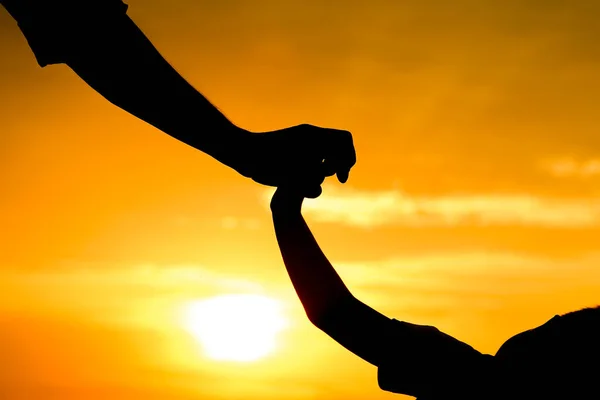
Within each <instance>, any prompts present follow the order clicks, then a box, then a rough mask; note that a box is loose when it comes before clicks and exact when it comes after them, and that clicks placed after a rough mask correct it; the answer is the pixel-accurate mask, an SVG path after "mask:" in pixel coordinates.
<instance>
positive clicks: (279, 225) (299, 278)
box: [273, 211, 352, 325]
mask: <svg viewBox="0 0 600 400" xmlns="http://www.w3.org/2000/svg"><path fill="white" fill-rule="evenodd" d="M273 222H274V225H275V234H276V236H277V241H278V243H279V247H280V250H281V255H282V257H283V261H284V264H285V267H286V269H287V272H288V274H289V276H290V279H291V281H292V284H293V285H294V289H295V290H296V293H297V294H298V297H299V298H300V301H301V302H302V305H303V306H304V309H305V311H306V314H307V316H308V318H309V319H310V320H311V322H313V323H314V324H315V325H322V324H323V319H324V318H325V317H326V316H327V315H328V314H330V312H331V310H333V309H335V308H336V307H337V305H339V304H341V303H342V302H345V301H347V300H348V299H350V298H352V294H351V293H350V291H349V290H348V288H347V287H346V285H345V284H344V282H343V281H342V279H341V278H340V276H339V275H338V274H337V272H336V271H335V269H334V268H333V266H332V265H331V263H330V262H329V261H328V260H327V258H326V257H325V255H324V254H323V252H322V251H321V249H320V247H319V245H318V244H317V242H316V240H315V238H314V236H313V235H312V233H311V231H310V229H309V228H308V226H307V225H306V222H305V221H304V218H303V217H302V215H301V214H300V212H299V211H298V212H277V211H274V212H273Z"/></svg>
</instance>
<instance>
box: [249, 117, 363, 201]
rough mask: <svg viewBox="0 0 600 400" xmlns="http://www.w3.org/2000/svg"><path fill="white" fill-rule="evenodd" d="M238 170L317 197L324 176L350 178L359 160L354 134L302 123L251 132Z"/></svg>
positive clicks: (344, 180)
mask: <svg viewBox="0 0 600 400" xmlns="http://www.w3.org/2000/svg"><path fill="white" fill-rule="evenodd" d="M248 143H249V145H248V148H247V149H241V151H242V152H245V154H243V155H241V159H242V160H244V161H243V163H242V165H241V166H240V168H238V170H239V171H240V173H242V174H243V175H244V176H247V177H249V178H252V179H253V180H254V181H255V182H258V183H261V184H263V185H268V186H277V187H280V186H293V187H296V188H298V189H299V190H300V192H301V193H302V195H303V196H304V197H308V198H316V197H319V195H320V194H321V192H322V189H321V184H322V183H323V181H324V179H325V177H328V176H332V175H337V178H338V180H339V181H340V182H341V183H345V182H346V181H347V180H348V176H349V174H350V169H351V168H352V167H353V166H354V164H355V163H356V153H355V150H354V144H353V141H352V135H351V134H350V132H348V131H343V130H338V129H328V128H320V127H317V126H313V125H308V124H303V125H298V126H293V127H290V128H285V129H280V130H276V131H272V132H264V133H254V134H251V135H250V139H249V141H248Z"/></svg>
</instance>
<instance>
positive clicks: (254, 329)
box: [185, 294, 287, 362]
mask: <svg viewBox="0 0 600 400" xmlns="http://www.w3.org/2000/svg"><path fill="white" fill-rule="evenodd" d="M286 325H287V320H286V318H285V316H284V315H283V312H282V309H281V304H280V303H279V302H278V301H277V300H275V299H272V298H269V297H266V296H261V295H246V294H229V295H223V296H216V297H211V298H209V299H207V300H202V301H196V302H193V303H192V304H190V306H189V307H188V308H187V310H186V314H185V326H186V329H187V330H188V331H189V332H190V333H191V334H192V335H193V336H194V337H195V338H196V339H197V340H198V341H199V342H200V344H201V345H202V347H203V349H204V351H205V354H206V355H207V356H208V357H210V358H212V359H214V360H219V361H237V362H251V361H256V360H258V359H260V358H263V357H265V356H266V355H268V354H269V353H271V352H272V351H273V350H275V347H276V339H277V334H278V333H279V332H281V331H282V330H283V329H284V328H285V327H286Z"/></svg>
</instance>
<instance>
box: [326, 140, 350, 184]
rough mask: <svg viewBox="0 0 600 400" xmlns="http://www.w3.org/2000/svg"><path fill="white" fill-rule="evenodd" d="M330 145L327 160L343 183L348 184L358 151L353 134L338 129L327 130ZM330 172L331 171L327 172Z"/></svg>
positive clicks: (328, 144) (328, 145)
mask: <svg viewBox="0 0 600 400" xmlns="http://www.w3.org/2000/svg"><path fill="white" fill-rule="evenodd" d="M326 136H327V137H328V143H327V151H326V155H325V160H326V161H327V165H328V166H331V168H330V170H334V171H335V174H336V175H337V177H338V180H339V181H340V182H341V183H346V181H347V180H348V176H349V175H350V170H351V169H352V167H353V166H354V164H356V151H355V149H354V142H353V140H352V134H351V133H350V132H348V131H343V130H338V129H327V135H326ZM327 172H329V171H327ZM328 176H330V175H328Z"/></svg>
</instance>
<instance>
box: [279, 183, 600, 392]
mask: <svg viewBox="0 0 600 400" xmlns="http://www.w3.org/2000/svg"><path fill="white" fill-rule="evenodd" d="M302 202H303V197H302V195H301V193H300V192H299V191H298V190H297V189H289V188H278V189H277V191H276V192H275V195H274V196H273V199H272V200H271V210H272V214H273V223H274V226H275V234H276V236H277V241H278V243H279V247H280V249H281V255H282V257H283V261H284V263H285V266H286V269H287V271H288V274H289V276H290V278H291V281H292V283H293V285H294V288H295V290H296V293H297V294H298V297H299V298H300V301H301V302H302V305H303V306H304V309H305V311H306V314H307V316H308V318H309V320H310V321H311V322H312V323H313V324H314V325H315V326H316V327H317V328H319V329H321V330H322V331H324V332H325V333H326V334H328V335H329V336H330V337H331V338H332V339H334V340H335V341H337V342H338V343H339V344H341V345H342V346H344V347H345V348H346V349H348V350H350V351H351V352H352V353H354V354H356V355H357V356H359V357H361V358H362V359H364V360H366V361H368V362H369V363H371V364H373V365H375V366H377V367H378V383H379V386H380V388H381V389H383V390H386V391H390V392H395V393H401V394H406V395H410V396H415V397H417V398H418V400H441V399H473V400H475V399H478V400H486V399H498V400H500V399H502V400H508V399H528V400H530V399H539V400H547V399H575V398H579V399H582V398H584V399H598V398H600V387H599V386H598V383H599V379H600V378H599V377H600V364H599V363H600V308H590V309H584V310H580V311H577V312H573V313H570V314H566V315H563V316H556V317H554V318H552V319H551V320H550V321H548V322H547V323H546V324H544V325H542V326H540V327H538V328H535V329H532V330H530V331H527V332H523V333H520V334H518V335H516V336H514V337H513V338H511V339H510V340H508V341H507V342H506V343H505V344H504V345H503V346H502V347H501V348H500V350H499V351H498V352H497V354H496V355H495V356H491V355H487V354H481V353H480V352H478V351H477V350H475V349H473V348H472V347H471V346H469V345H467V344H465V343H463V342H461V341H459V340H457V339H455V338H453V337H451V336H449V335H447V334H445V333H443V332H440V331H439V330H438V329H437V328H435V327H432V326H422V325H414V324H410V323H408V322H402V321H398V320H395V319H390V318H388V317H386V316H384V315H383V314H380V313H379V312H377V311H376V310H374V309H372V308H370V307H369V306H367V305H366V304H364V303H362V302H361V301H360V300H358V299H356V298H355V297H354V296H353V295H352V293H351V292H350V291H349V290H348V288H347V287H346V286H345V285H344V282H343V281H342V280H341V278H340V277H339V275H338V274H337V273H336V271H335V269H334V268H333V266H332V265H331V264H330V262H329V261H328V260H327V257H326V256H325V255H324V254H323V252H322V251H321V249H320V248H319V245H318V243H317V242H316V240H315V239H314V237H313V235H312V233H311V231H310V229H309V228H308V226H307V225H306V222H305V221H304V218H303V217H302V214H301V208H302Z"/></svg>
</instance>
